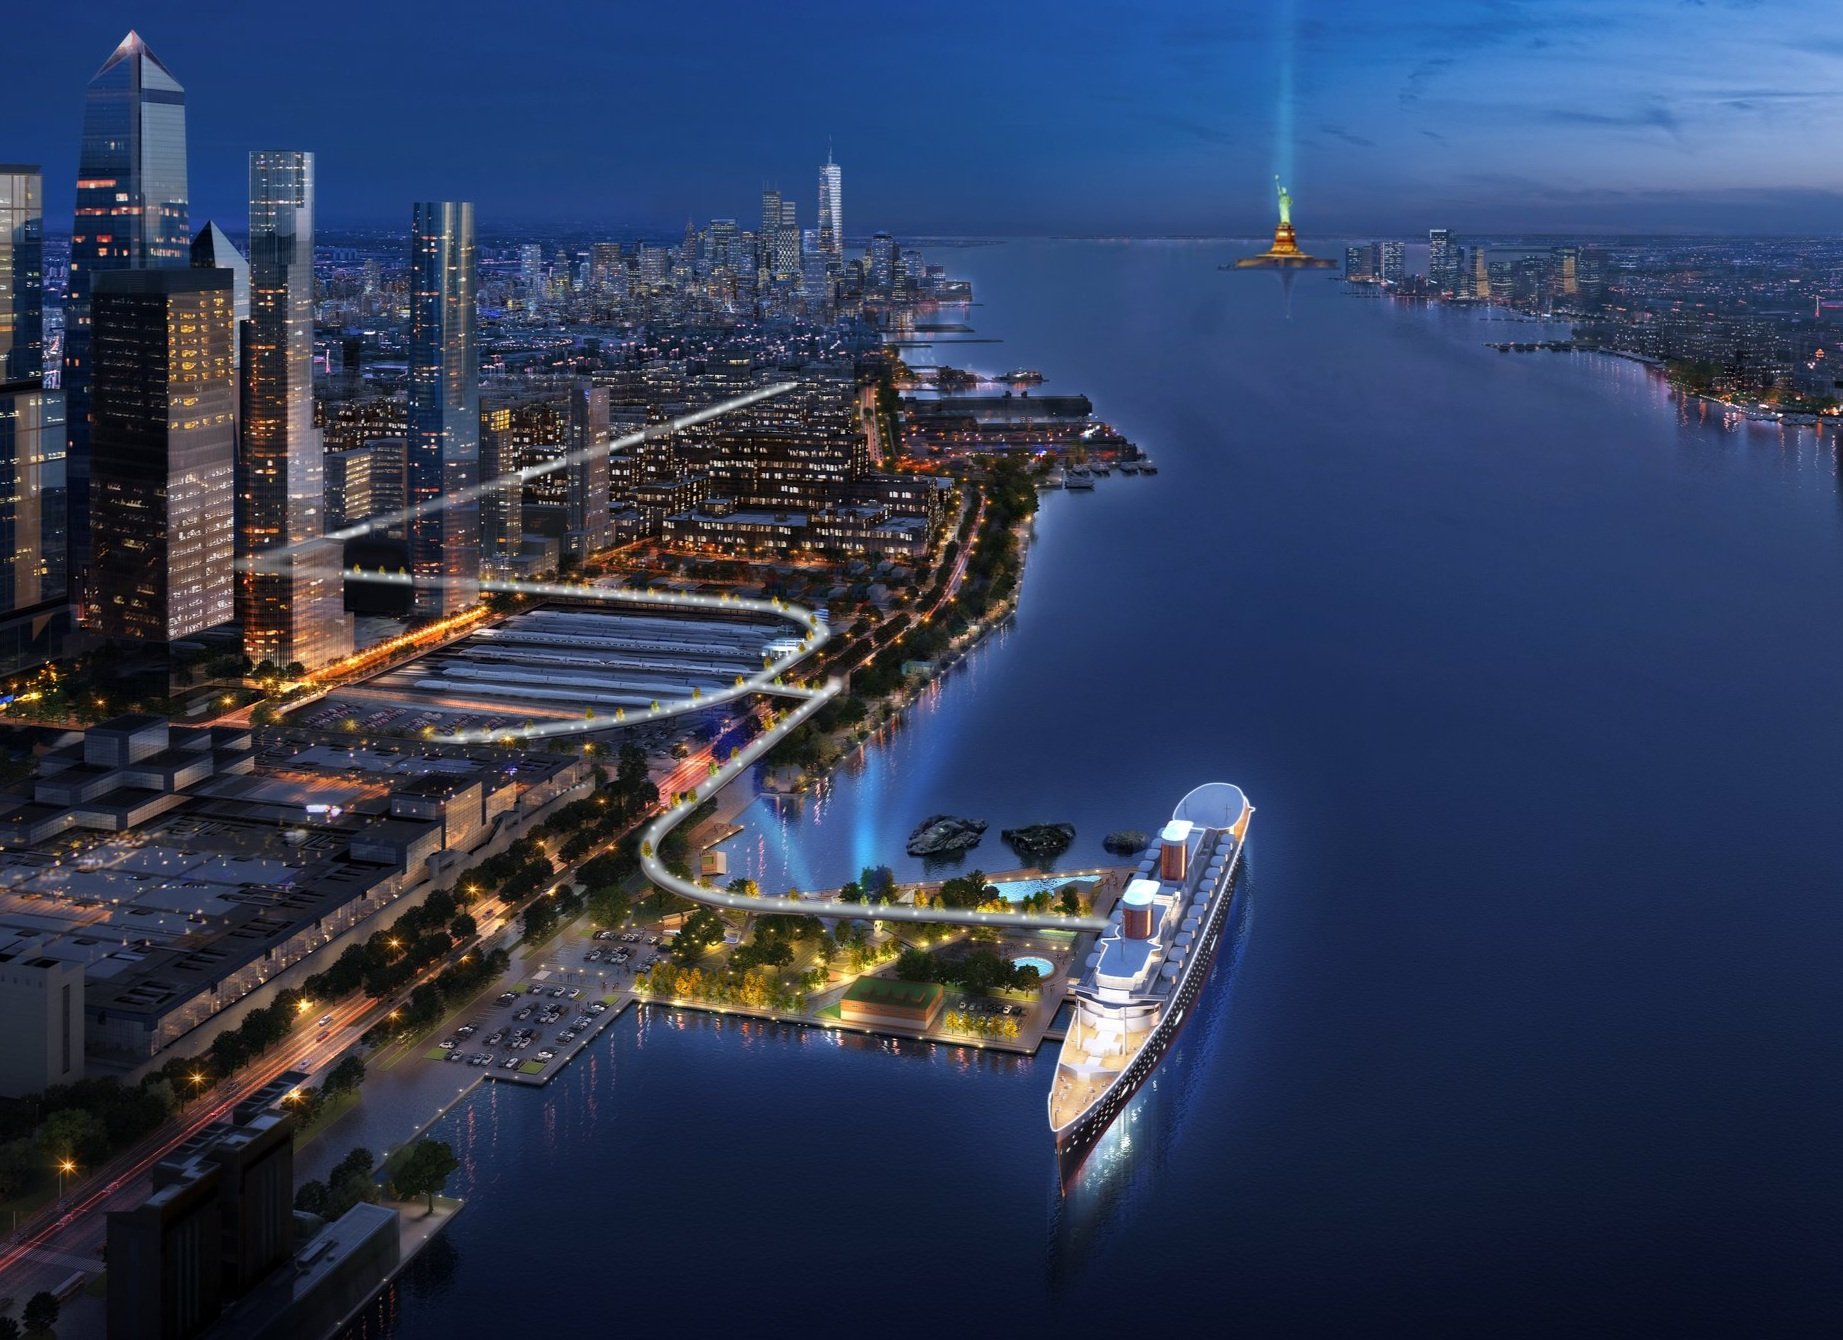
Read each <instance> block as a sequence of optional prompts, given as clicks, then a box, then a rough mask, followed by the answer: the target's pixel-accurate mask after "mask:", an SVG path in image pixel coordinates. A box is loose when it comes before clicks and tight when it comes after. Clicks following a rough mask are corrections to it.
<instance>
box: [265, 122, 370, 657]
mask: <svg viewBox="0 0 1843 1340" xmlns="http://www.w3.org/2000/svg"><path fill="white" fill-rule="evenodd" d="M313 297H314V156H313V155H312V154H310V153H301V152H298V151H296V150H260V151H258V152H256V153H252V154H251V155H250V316H249V325H248V326H247V328H246V335H245V338H244V342H243V350H244V357H243V365H242V370H241V379H242V392H243V394H242V411H241V415H240V420H241V424H240V435H241V446H240V448H239V456H238V467H239V468H238V471H237V480H238V489H239V494H240V496H239V498H238V502H239V508H238V537H237V558H238V560H239V573H238V583H237V620H238V622H239V623H241V624H242V626H243V654H244V655H245V656H247V657H249V659H250V660H252V661H255V662H256V663H257V664H259V665H260V664H261V663H262V662H264V661H269V662H271V663H272V664H274V665H276V666H278V667H286V666H288V665H291V664H293V663H295V662H297V661H298V662H299V663H300V664H302V665H303V666H305V667H306V668H307V669H309V670H315V669H318V668H319V667H321V666H323V665H327V664H330V663H331V662H333V661H336V660H339V659H340V658H341V657H344V656H349V655H351V653H352V621H351V619H350V617H349V616H348V615H347V614H346V613H345V609H344V592H343V582H344V579H343V578H342V577H341V575H340V555H339V552H338V549H337V547H336V546H333V545H329V544H327V543H326V542H325V541H324V540H323V539H322V538H321V536H322V534H323V532H324V530H325V513H326V467H325V447H324V444H323V443H322V442H321V439H320V430H319V429H317V428H315V427H314V384H313V361H314V305H313ZM277 551H280V552H277Z"/></svg>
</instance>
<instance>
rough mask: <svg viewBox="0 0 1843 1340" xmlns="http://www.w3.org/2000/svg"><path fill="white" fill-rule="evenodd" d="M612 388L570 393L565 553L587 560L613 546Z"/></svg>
mask: <svg viewBox="0 0 1843 1340" xmlns="http://www.w3.org/2000/svg"><path fill="white" fill-rule="evenodd" d="M608 441H609V428H608V388H607V387H605V386H576V387H572V388H571V390H570V423H569V436H568V438H567V439H565V442H566V446H567V447H568V450H569V455H570V456H571V458H572V460H571V463H570V464H569V466H567V467H566V469H567V475H568V480H569V488H568V490H567V492H566V494H565V514H566V521H565V526H564V531H563V552H564V553H565V554H573V555H575V556H576V557H578V558H584V559H586V558H587V557H589V555H591V554H593V553H595V552H596V551H598V550H601V549H606V548H607V547H608V546H609V544H610V543H612V537H611V536H610V534H609V529H608V524H609V523H608Z"/></svg>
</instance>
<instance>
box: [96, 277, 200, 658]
mask: <svg viewBox="0 0 1843 1340" xmlns="http://www.w3.org/2000/svg"><path fill="white" fill-rule="evenodd" d="M90 301H91V316H92V331H93V335H94V339H93V348H94V366H93V368H92V369H91V371H92V372H93V374H94V376H93V379H92V383H91V384H92V386H93V388H94V396H93V411H92V412H93V415H94V419H93V432H92V433H91V438H90V451H91V464H92V466H93V476H92V478H93V484H94V496H93V504H94V505H93V507H92V509H91V510H92V528H93V534H94V544H95V557H94V567H93V581H92V586H93V598H92V600H91V602H90V605H89V610H88V622H89V624H90V626H91V627H93V628H94V629H95V630H96V631H97V632H99V633H102V634H103V635H104V636H107V637H118V638H125V639H130V640H133V641H138V642H152V643H167V642H173V641H176V640H177V639H179V638H183V637H189V636H191V635H192V634H194V633H198V632H201V631H203V630H204V629H207V628H211V627H214V626H216V625H218V624H222V623H227V622H229V621H230V619H231V618H232V617H233V616H234V615H235V613H236V600H235V582H234V580H233V578H234V573H233V570H232V569H233V564H234V562H235V559H236V430H235V418H236V416H235V406H236V376H235V374H234V372H233V371H232V367H231V347H232V344H233V342H234V327H235V323H234V312H233V303H234V296H233V292H232V287H231V275H230V272H229V271H228V270H191V269H186V270H173V269H161V270H115V271H110V272H106V273H104V274H100V275H97V276H96V277H95V283H94V285H93V286H92V288H91V292H90Z"/></svg>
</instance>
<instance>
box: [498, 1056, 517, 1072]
mask: <svg viewBox="0 0 1843 1340" xmlns="http://www.w3.org/2000/svg"><path fill="white" fill-rule="evenodd" d="M499 1068H500V1069H501V1070H516V1069H518V1058H517V1057H516V1056H508V1057H506V1059H505V1060H503V1061H501V1062H500V1063H499Z"/></svg>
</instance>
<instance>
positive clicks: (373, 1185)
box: [294, 1139, 461, 1221]
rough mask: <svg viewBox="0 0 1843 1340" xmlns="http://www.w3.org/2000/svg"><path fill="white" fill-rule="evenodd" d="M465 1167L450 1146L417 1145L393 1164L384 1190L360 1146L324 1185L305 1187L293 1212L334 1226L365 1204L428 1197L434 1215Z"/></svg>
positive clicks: (306, 1184) (441, 1142) (433, 1142)
mask: <svg viewBox="0 0 1843 1340" xmlns="http://www.w3.org/2000/svg"><path fill="white" fill-rule="evenodd" d="M460 1166H461V1162H460V1160H459V1159H457V1158H456V1157H455V1156H454V1150H453V1148H452V1147H451V1146H450V1145H449V1144H448V1143H447V1141H445V1140H428V1139H423V1140H418V1141H417V1142H416V1143H415V1144H413V1145H411V1146H410V1147H409V1149H408V1150H407V1151H405V1152H404V1153H403V1154H402V1155H400V1156H399V1157H398V1158H396V1159H395V1160H394V1161H393V1162H392V1163H391V1164H390V1166H389V1168H388V1170H387V1176H386V1182H385V1184H382V1185H381V1184H380V1183H379V1182H378V1178H377V1174H376V1171H375V1169H376V1162H375V1160H374V1159H373V1158H372V1157H371V1151H370V1150H369V1149H366V1148H364V1147H363V1146H362V1145H361V1146H359V1147H358V1148H356V1149H354V1150H353V1151H352V1152H351V1153H349V1154H347V1155H346V1156H345V1157H344V1158H343V1159H341V1160H340V1161H339V1162H338V1163H337V1164H335V1165H334V1166H333V1170H332V1171H331V1172H330V1173H328V1174H327V1176H326V1180H325V1181H324V1182H322V1181H319V1180H317V1179H316V1180H314V1181H309V1182H303V1183H302V1184H301V1187H300V1190H298V1191H296V1192H295V1193H294V1208H295V1209H297V1210H304V1211H306V1212H307V1213H308V1214H317V1215H319V1216H320V1217H321V1218H322V1219H325V1220H328V1221H331V1220H334V1219H337V1218H339V1216H340V1215H342V1214H344V1213H345V1212H346V1211H348V1210H350V1209H351V1208H352V1207H353V1206H354V1205H357V1204H359V1203H360V1202H361V1201H376V1200H378V1199H379V1197H380V1196H382V1195H383V1194H385V1193H386V1192H388V1193H389V1194H390V1195H391V1196H393V1197H394V1198H396V1199H399V1200H414V1199H415V1198H416V1197H418V1196H425V1197H427V1198H428V1202H429V1208H430V1209H431V1210H433V1209H434V1208H435V1197H436V1195H437V1194H439V1193H440V1191H441V1189H442V1188H443V1187H444V1186H446V1185H447V1183H448V1178H449V1177H450V1176H452V1175H453V1173H454V1171H455V1169H457V1168H459V1167H460Z"/></svg>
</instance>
